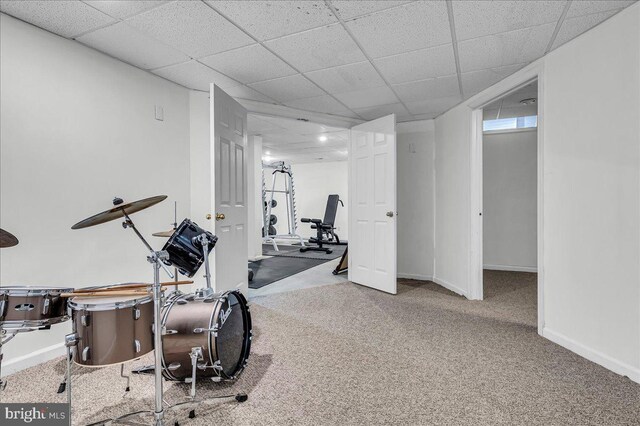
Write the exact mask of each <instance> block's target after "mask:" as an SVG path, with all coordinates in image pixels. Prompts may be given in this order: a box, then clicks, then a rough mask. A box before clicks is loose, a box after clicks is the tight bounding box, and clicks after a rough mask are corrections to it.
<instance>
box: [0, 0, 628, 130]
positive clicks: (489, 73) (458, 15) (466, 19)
mask: <svg viewBox="0 0 640 426" xmlns="http://www.w3.org/2000/svg"><path fill="white" fill-rule="evenodd" d="M634 2H635V0H626V1H608V2H598V1H586V0H557V1H547V2H531V4H529V3H527V4H525V5H524V6H523V5H522V3H521V2H518V1H504V2H499V4H498V2H476V3H474V4H472V3H470V2H462V1H458V0H447V1H446V3H447V5H448V7H447V12H446V15H447V16H448V17H449V22H448V25H447V26H448V28H449V29H450V31H451V36H452V41H451V46H452V47H453V49H454V56H455V61H456V65H457V66H456V70H455V74H456V77H457V78H458V86H459V87H458V90H459V91H460V92H461V93H460V96H461V99H462V100H463V99H466V98H468V97H470V96H472V95H473V94H474V93H477V91H479V90H482V89H484V88H486V87H488V85H491V84H493V82H494V80H495V79H497V78H504V77H505V76H506V75H507V73H511V72H512V71H513V70H515V69H519V68H520V67H522V66H523V65H524V64H526V63H528V62H530V61H531V60H532V59H531V58H532V57H533V56H535V57H533V60H535V59H537V58H538V57H539V56H540V55H537V53H536V54H534V53H535V52H533V53H530V54H529V55H527V56H517V55H516V56H514V58H516V59H517V60H518V64H517V66H516V65H506V64H505V63H504V62H501V60H502V59H501V58H499V57H496V58H492V60H485V61H479V64H478V66H475V67H473V70H471V69H468V68H467V69H465V67H464V66H462V67H461V66H460V62H461V61H462V62H465V61H466V62H468V59H469V58H465V55H467V54H469V53H468V52H466V53H465V52H461V51H458V49H459V46H460V45H461V44H463V43H468V42H471V41H472V40H476V41H480V40H478V39H479V38H481V37H490V36H497V37H499V38H501V40H504V39H505V37H508V34H505V33H509V32H511V31H518V30H523V29H531V28H535V27H541V26H544V25H550V26H551V25H552V26H553V30H552V31H546V32H541V31H538V33H540V34H533V33H534V32H533V31H530V32H532V34H533V35H531V37H532V40H531V41H532V42H536V43H539V42H540V40H539V39H538V40H533V39H535V38H536V37H544V39H545V40H544V44H545V46H544V48H543V53H542V54H545V53H547V52H548V51H550V50H553V49H555V48H557V47H558V46H559V45H561V44H563V43H565V42H567V41H569V40H571V39H572V38H574V37H576V36H578V35H580V34H581V33H582V32H584V31H587V30H589V29H590V28H592V27H594V26H595V25H598V24H600V23H601V22H603V21H604V20H606V19H608V18H609V17H611V16H613V15H614V14H616V13H618V12H619V11H620V10H622V9H623V8H625V7H627V6H629V5H631V4H633V3H634ZM11 3H13V2H8V1H1V2H0V10H1V11H2V12H4V13H8V12H7V9H9V10H10V12H11V13H14V15H15V16H16V17H17V18H18V19H21V20H24V21H27V22H31V23H34V24H35V25H41V26H42V27H43V28H44V29H46V30H49V31H51V32H54V33H57V34H59V35H62V36H64V37H66V38H71V39H79V38H84V39H90V38H92V37H94V35H93V34H92V33H94V32H100V31H101V30H105V29H106V28H109V27H113V26H117V25H127V26H128V21H130V20H134V19H136V20H139V19H142V20H143V21H144V18H136V17H140V16H141V15H143V14H149V16H152V15H157V14H159V13H160V14H163V13H164V12H166V11H159V10H158V9H159V8H163V7H168V8H175V7H177V3H180V2H179V1H178V2H175V1H173V2H169V1H158V2H157V4H152V3H151V2H148V3H145V4H142V3H141V4H138V5H130V4H127V5H125V6H126V7H125V6H121V5H119V4H117V3H115V2H114V4H110V3H109V2H107V3H100V2H97V1H95V0H82V1H80V0H77V1H76V2H68V3H69V4H72V3H73V4H76V5H82V7H83V8H84V9H82V8H79V7H78V6H76V8H75V9H74V10H79V12H78V13H80V15H81V16H77V13H75V14H69V15H68V16H64V14H62V15H61V14H60V13H54V12H56V9H52V7H54V6H52V5H53V4H55V2H51V3H49V4H47V3H48V2H42V3H41V4H40V5H39V6H34V7H31V6H32V4H28V5H26V4H27V3H28V2H24V3H23V2H15V3H13V4H11ZM20 3H22V4H20ZM34 3H35V2H34ZM38 3H40V2H38ZM195 3H196V2H195V1H194V4H195ZM284 3H285V2H281V3H279V5H278V6H279V7H281V8H285V9H286V7H287V6H282V4H284ZM286 3H287V4H289V5H290V7H292V6H294V5H296V2H286ZM416 3H419V2H417V1H401V2H389V3H388V4H385V3H384V2H362V4H357V5H356V4H348V7H350V8H352V9H353V10H354V11H351V12H350V11H348V10H346V9H345V10H346V11H342V12H341V11H340V10H339V7H336V5H340V2H338V1H336V2H334V1H330V0H325V1H324V2H319V1H318V2H317V3H313V4H311V3H309V4H306V5H304V7H313V8H314V13H316V15H317V18H307V19H306V21H305V23H304V25H303V26H300V25H299V26H298V27H299V28H298V27H297V28H295V29H292V28H289V29H280V30H278V31H279V33H278V34H275V36H273V37H266V38H260V35H258V34H254V33H253V32H252V30H251V28H252V26H251V25H253V24H252V23H255V22H256V21H255V20H256V19H257V20H261V19H262V20H264V19H263V16H262V15H261V14H260V13H257V14H256V13H254V14H253V16H252V17H249V20H248V21H247V20H244V21H243V22H245V24H247V25H248V26H247V25H240V24H239V23H238V22H237V21H236V20H233V19H230V17H229V16H228V14H226V13H222V12H221V11H220V7H222V8H223V9H224V8H225V7H226V9H225V10H229V7H235V6H234V3H233V2H226V3H225V4H227V6H224V5H223V2H217V1H216V2H214V1H205V0H198V1H197V4H200V5H205V6H206V7H207V8H208V9H210V10H212V12H213V13H216V14H217V15H219V16H220V18H221V19H222V21H221V22H223V21H225V22H227V21H228V23H229V24H230V25H231V26H233V27H234V28H236V29H237V30H239V31H240V32H242V34H243V35H242V37H247V41H248V42H249V44H247V45H246V48H248V47H251V46H260V47H261V48H263V49H266V50H267V51H268V52H269V53H270V54H272V55H274V56H275V57H276V58H277V59H278V60H280V61H282V62H283V63H284V64H286V65H287V66H290V67H291V68H293V72H295V73H296V74H292V75H301V76H302V77H303V78H304V79H305V80H307V81H308V82H309V83H310V84H311V85H314V86H316V87H317V88H318V89H319V91H321V92H322V93H324V94H326V95H322V97H324V96H326V97H327V98H326V99H327V103H328V104H331V102H329V101H328V99H332V100H333V101H335V103H337V104H339V105H341V106H342V107H344V108H343V110H342V111H337V110H336V111H335V112H334V113H336V114H347V113H352V114H353V116H354V117H359V118H364V117H363V115H362V114H360V113H359V111H358V108H355V109H354V108H350V107H348V105H347V104H345V103H344V102H342V101H341V100H340V99H339V96H336V95H340V93H337V92H335V91H334V90H331V89H330V88H325V87H324V86H326V85H325V84H324V83H323V82H316V81H314V80H317V79H315V78H313V77H314V76H313V75H312V74H313V73H314V72H317V71H309V72H307V71H306V70H305V71H304V72H301V70H300V69H299V67H298V68H296V67H293V66H292V65H291V63H290V61H287V60H285V59H284V58H283V57H281V56H280V55H278V54H276V53H275V52H274V51H273V50H272V49H269V47H268V46H266V45H265V42H266V41H271V40H277V39H279V38H284V37H289V36H291V35H295V34H300V33H304V32H307V31H312V30H317V29H320V28H322V27H326V26H327V25H340V26H341V27H342V28H343V29H345V30H346V31H347V33H348V35H349V37H350V38H351V39H352V40H353V41H354V42H355V43H356V44H357V48H358V49H359V50H360V51H361V52H362V54H363V55H364V56H365V59H366V60H364V62H362V63H368V64H370V65H371V66H372V67H373V70H372V71H371V72H372V73H374V72H375V74H377V76H379V77H380V79H381V80H382V82H381V86H380V88H382V87H387V88H388V90H391V91H392V92H393V94H394V96H395V97H396V98H397V99H398V101H399V102H398V103H397V104H388V102H387V104H388V105H395V107H394V108H395V109H396V110H397V108H398V107H400V106H401V107H402V108H403V109H404V110H405V111H406V112H407V115H406V116H404V118H413V119H418V118H421V117H424V116H425V115H426V114H424V113H425V112H427V111H422V110H420V109H419V108H418V106H419V105H418V102H415V101H409V103H412V105H411V108H410V107H409V104H408V103H407V100H405V99H403V98H402V97H401V96H400V94H399V93H398V92H397V91H396V89H395V87H394V85H396V86H397V85H398V84H404V83H411V82H413V79H415V78H417V77H416V74H415V73H414V74H411V73H407V75H402V73H400V72H399V71H398V69H397V68H396V69H395V70H393V72H395V73H396V74H395V76H393V74H392V72H391V71H388V69H387V72H389V73H390V75H392V77H393V78H391V79H390V78H389V76H387V75H385V69H382V68H380V67H379V66H378V65H377V64H376V62H381V63H382V62H384V61H380V60H381V59H384V58H389V59H388V60H387V64H389V62H393V58H392V57H393V56H397V57H398V60H401V59H402V58H404V57H400V55H401V54H402V55H404V54H408V53H411V52H416V53H415V55H416V57H417V56H419V55H420V53H421V52H418V51H419V50H425V52H427V53H425V55H427V54H428V52H429V51H428V50H426V49H425V48H418V49H413V50H408V51H404V48H405V46H402V47H401V49H400V50H402V52H399V51H397V52H394V53H392V54H387V55H386V56H380V57H377V56H376V55H373V56H372V55H369V54H368V53H369V52H367V51H366V49H365V47H364V46H365V45H366V43H365V44H362V43H361V42H362V40H358V36H357V34H355V33H353V32H352V31H350V30H349V25H348V24H349V22H352V21H357V20H361V19H363V18H366V19H365V21H367V22H369V21H370V20H371V19H373V18H372V15H376V17H375V19H374V21H375V20H379V19H383V20H384V19H386V20H388V19H389V16H395V17H398V18H399V19H398V20H397V24H396V25H397V27H398V28H400V29H402V27H403V22H404V21H403V19H402V18H403V17H406V19H410V18H411V17H410V16H408V15H410V11H411V10H413V11H417V10H421V11H423V12H424V10H427V9H428V10H432V9H433V6H429V8H431V9H429V8H427V6H424V7H422V6H419V5H416ZM425 3H427V2H425ZM436 3H437V2H433V3H432V4H436ZM542 3H544V5H546V6H544V5H541V4H542ZM248 4H249V3H246V4H243V7H244V8H245V9H246V8H247V7H248V6H247V5H248ZM2 6H4V7H2ZM27 6H28V7H27ZM304 7H303V8H304ZM34 8H35V9H34ZM474 8H475V9H478V11H479V12H478V13H475V12H474V10H475V9H474ZM80 9H82V10H80ZM297 9H299V8H297ZM16 10H17V12H16ZM433 10H435V9H433ZM465 10H466V12H465ZM47 11H48V12H47ZM469 11H471V12H473V13H471V12H469ZM559 11H560V12H561V13H558V12H559ZM83 13H84V14H85V15H86V16H87V20H89V21H90V17H91V14H94V15H95V13H98V14H102V16H104V17H106V19H105V20H102V21H93V23H92V24H91V25H88V26H87V25H86V23H85V24H84V25H85V27H84V28H79V29H78V30H72V32H73V34H70V31H69V30H68V28H73V23H74V19H75V20H81V21H83V19H84V18H83V16H84V15H82V14H83ZM234 13H235V12H234ZM296 13H299V12H297V11H292V12H291V13H290V14H289V15H295V14H296ZM341 13H343V14H344V16H343V15H342V14H341ZM43 14H44V16H45V17H46V16H48V17H47V19H45V20H44V21H43V18H42V16H43ZM403 14H404V15H403ZM465 14H466V15H465ZM232 15H233V13H232ZM235 15H237V13H235ZM235 15H233V16H235ZM289 15H287V16H289ZM436 15H437V16H438V18H437V19H438V20H440V22H442V23H443V24H444V22H443V21H442V19H444V17H441V16H440V14H439V13H436ZM565 16H566V19H564V18H565ZM285 18H286V17H285ZM285 18H283V19H285ZM427 18H428V16H427ZM441 18H442V19H441ZM476 18H477V19H476ZM287 19H288V18H287ZM316 19H317V20H316ZM147 20H148V19H147ZM281 20H282V19H281ZM365 21H363V22H365ZM83 22H85V21H83ZM260 22H261V21H260ZM260 22H258V23H260ZM385 22H386V21H385ZM494 23H495V25H494ZM263 24H264V22H262V24H260V25H262V27H261V28H263V29H265V28H267V29H268V27H265V26H264V25H263ZM433 24H434V25H436V26H438V27H439V28H440V27H441V25H440V24H438V23H436V22H433ZM301 25H302V24H301ZM425 25H426V24H425ZM254 26H255V25H254ZM61 28H62V29H61ZM131 29H132V30H135V31H137V32H138V33H140V34H141V37H140V38H141V40H139V42H140V43H142V44H144V41H143V40H142V39H143V38H144V37H142V36H145V37H146V38H147V39H148V40H149V43H150V45H151V43H153V45H152V46H151V48H155V49H156V50H157V52H158V53H157V55H161V53H162V51H163V49H164V50H166V51H167V52H169V50H170V49H173V50H174V51H176V52H177V53H178V52H179V53H181V54H184V55H185V56H184V59H178V60H180V62H178V63H175V61H174V62H173V64H172V65H169V64H167V62H168V61H169V59H170V57H167V58H166V59H167V62H165V64H167V65H162V66H157V67H156V68H151V71H152V72H153V71H157V70H158V69H162V68H168V67H169V66H176V65H180V64H186V63H189V62H191V61H193V62H195V63H198V64H199V65H201V66H203V67H206V68H207V69H210V70H212V73H215V74H216V75H218V74H219V75H221V76H222V77H225V78H228V79H229V80H228V83H230V84H231V85H234V87H235V88H237V89H239V93H241V94H245V95H246V96H248V97H249V99H251V96H254V98H258V97H259V96H258V95H260V97H263V98H261V100H262V101H265V100H271V101H273V103H276V104H280V105H286V101H282V102H280V101H279V100H276V99H273V97H270V96H267V95H266V94H265V93H262V92H261V91H260V90H256V89H255V88H253V87H251V86H249V82H246V81H240V80H242V78H241V77H238V76H235V75H231V74H233V71H230V73H231V74H227V73H224V72H220V71H219V70H217V69H216V68H215V67H214V66H211V65H209V64H207V63H206V62H205V61H204V58H205V57H204V56H201V55H199V53H197V52H195V53H194V52H191V53H192V54H195V55H196V56H197V57H195V58H194V57H192V56H191V55H189V54H185V52H184V50H185V49H182V48H180V47H176V44H175V43H174V42H170V44H167V42H168V40H167V37H166V35H164V34H161V35H162V37H156V36H155V35H157V34H151V33H149V32H141V31H138V29H137V27H134V26H131ZM292 30H293V31H292ZM463 30H464V36H463V37H462V38H460V37H458V35H459V34H460V33H459V31H463ZM283 31H284V33H283ZM290 31H292V32H290ZM548 33H551V34H550V35H549V34H548ZM425 34H427V33H425ZM438 34H440V35H442V32H441V31H440V33H438ZM440 35H439V36H438V37H439V38H438V40H439V39H440V38H441V37H440ZM83 36H87V37H83ZM95 36H97V34H96V35H95ZM131 36H132V37H133V36H135V32H132V34H131ZM163 40H164V41H163ZM493 40H497V38H494V39H493ZM78 41H82V40H78ZM365 41H367V40H365ZM433 42H437V40H435V41H434V40H429V41H428V42H427V43H433ZM516 42H517V43H519V42H518V41H517V40H516ZM105 43H106V45H108V43H109V40H108V39H107V40H106V42H104V41H103V43H102V48H103V49H106V47H104V46H105ZM156 43H157V44H156ZM421 43H425V42H424V41H423V42H421ZM496 43H497V44H496V45H495V46H496V47H494V50H495V49H498V50H497V51H499V52H502V51H503V49H501V48H500V46H501V45H502V44H501V43H503V41H500V42H496ZM517 43H516V46H517ZM414 44H415V43H414ZM418 44H420V43H418ZM98 45H100V44H99V43H98ZM416 45H417V44H416ZM528 45H529V43H527V46H528ZM439 46H444V45H442V44H441V45H439ZM432 47H434V46H430V47H429V49H431V48H432ZM507 47H509V46H508V45H507ZM241 48H242V47H237V46H236V47H234V48H227V47H225V49H226V50H223V51H221V52H220V53H223V52H230V51H233V50H238V49H241ZM121 50H122V49H121ZM387 50H388V49H387ZM392 50H393V49H392ZM507 50H508V49H507ZM513 50H514V49H512V51H513ZM113 51H114V52H115V53H109V52H108V51H107V52H106V53H107V54H108V55H111V56H114V57H116V58H117V59H120V60H123V61H127V62H130V61H128V60H127V55H126V53H127V52H126V49H125V50H122V52H123V53H122V54H121V55H118V49H115V48H114V50H113ZM389 52H391V51H389ZM489 53H491V52H489ZM494 53H495V52H494ZM507 53H508V52H507ZM472 54H473V52H472ZM460 55H462V57H460ZM500 55H501V56H502V53H500ZM169 56H170V55H169ZM374 56H375V59H373V57H374ZM176 57H177V56H176ZM158 58H159V56H158ZM487 59H488V58H487ZM424 60H429V59H424ZM434 60H435V59H434ZM346 61H347V62H349V60H348V59H347V60H346ZM134 62H136V61H134ZM139 62H140V61H137V62H136V63H132V64H133V65H134V66H138V67H141V68H143V69H144V66H141V64H139ZM522 62H524V63H522ZM130 63H131V62H130ZM319 64H323V62H320V63H319ZM350 64H353V62H350ZM212 65H214V64H212ZM501 65H502V66H501ZM505 65H506V66H505ZM341 66H344V65H338V66H334V67H326V66H323V68H321V69H320V70H319V71H322V70H330V69H332V68H339V67H341ZM487 67H488V68H487ZM232 69H233V67H232ZM400 71H401V70H400ZM429 72H434V73H437V72H439V71H429ZM204 74H205V75H206V73H204ZM307 74H309V75H307ZM375 74H371V75H375ZM398 75H400V76H401V77H398ZM410 75H413V76H414V77H411V78H410V77H409V76H410ZM437 77H442V76H437ZM165 78H166V77H165ZM187 78H188V77H187ZM225 78H223V79H225ZM330 78H331V76H330V75H329V77H328V79H329V80H330ZM397 78H402V79H405V80H407V81H398V80H397ZM265 80H267V79H266V78H265ZM329 80H325V81H329ZM392 80H393V81H392ZM409 80H411V81H409ZM419 80H420V79H418V80H415V81H419ZM422 80H424V79H422ZM236 83H237V86H236V85H235V84H236ZM253 83H255V82H251V84H253ZM362 84H364V83H362ZM467 86H468V87H469V89H470V91H469V93H465V92H466V90H465V87H467ZM327 87H328V86H327ZM237 92H238V91H237ZM301 99H308V102H312V100H311V99H309V98H301ZM443 99H444V98H443ZM308 102H307V103H308ZM447 102H448V101H447ZM447 102H443V105H444V104H445V103H447ZM301 103H302V104H304V102H301ZM337 104H336V105H337ZM414 104H415V105H414ZM363 108H364V107H363ZM363 108H360V110H361V109H363ZM376 108H381V107H380V106H375V105H371V106H370V107H369V109H376ZM442 112H444V111H442ZM442 112H440V114H441V113H442ZM437 115H439V114H436V113H434V116H437ZM400 121H403V120H402V118H401V119H400Z"/></svg>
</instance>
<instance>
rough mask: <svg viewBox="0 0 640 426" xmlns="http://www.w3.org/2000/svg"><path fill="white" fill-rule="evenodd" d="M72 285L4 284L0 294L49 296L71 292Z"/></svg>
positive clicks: (0, 288)
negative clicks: (35, 285) (31, 285)
mask: <svg viewBox="0 0 640 426" xmlns="http://www.w3.org/2000/svg"><path fill="white" fill-rule="evenodd" d="M73 290H74V288H71V287H30V286H3V287H0V295H8V296H18V297H24V296H48V295H56V296H57V295H59V294H60V293H71V292H72V291H73Z"/></svg>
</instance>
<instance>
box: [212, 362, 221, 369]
mask: <svg viewBox="0 0 640 426" xmlns="http://www.w3.org/2000/svg"><path fill="white" fill-rule="evenodd" d="M213 369H214V370H216V371H222V366H221V365H220V361H219V360H218V361H216V362H214V363H213Z"/></svg>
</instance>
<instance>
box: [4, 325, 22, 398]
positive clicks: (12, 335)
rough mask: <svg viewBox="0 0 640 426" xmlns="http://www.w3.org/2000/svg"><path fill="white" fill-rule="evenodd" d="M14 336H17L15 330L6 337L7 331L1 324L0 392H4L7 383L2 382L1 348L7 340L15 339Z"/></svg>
mask: <svg viewBox="0 0 640 426" xmlns="http://www.w3.org/2000/svg"><path fill="white" fill-rule="evenodd" d="M16 334H18V331H17V330H16V331H12V332H11V333H10V334H9V335H8V336H7V330H5V329H4V328H3V327H2V324H0V392H2V391H3V390H4V388H6V387H7V381H6V380H2V346H3V345H4V344H6V343H7V342H8V341H9V340H11V339H13V338H14V337H16ZM5 336H6V337H5Z"/></svg>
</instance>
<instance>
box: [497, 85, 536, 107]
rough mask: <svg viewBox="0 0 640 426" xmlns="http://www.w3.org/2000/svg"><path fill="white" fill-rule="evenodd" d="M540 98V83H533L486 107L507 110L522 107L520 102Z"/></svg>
mask: <svg viewBox="0 0 640 426" xmlns="http://www.w3.org/2000/svg"><path fill="white" fill-rule="evenodd" d="M537 97H538V82H537V81H534V82H533V83H530V84H527V85H526V86H524V87H521V88H519V89H518V90H516V91H515V92H513V93H510V94H508V95H506V96H504V97H502V98H500V99H498V100H496V101H495V102H492V103H490V104H489V105H487V106H485V109H486V108H489V109H492V108H496V109H497V108H500V107H502V108H507V107H513V106H518V107H519V106H521V104H520V101H521V100H523V99H527V98H537Z"/></svg>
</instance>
